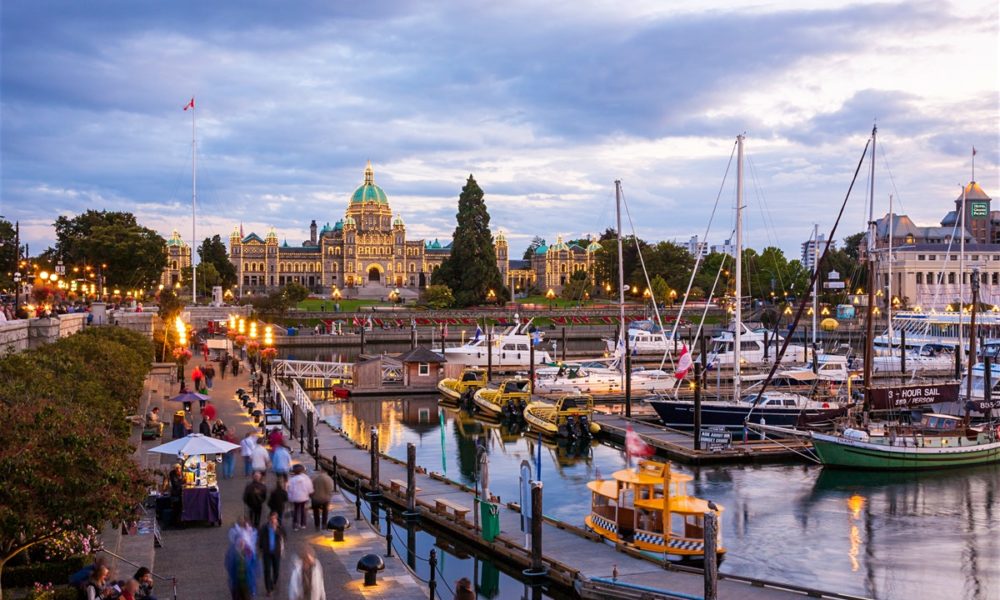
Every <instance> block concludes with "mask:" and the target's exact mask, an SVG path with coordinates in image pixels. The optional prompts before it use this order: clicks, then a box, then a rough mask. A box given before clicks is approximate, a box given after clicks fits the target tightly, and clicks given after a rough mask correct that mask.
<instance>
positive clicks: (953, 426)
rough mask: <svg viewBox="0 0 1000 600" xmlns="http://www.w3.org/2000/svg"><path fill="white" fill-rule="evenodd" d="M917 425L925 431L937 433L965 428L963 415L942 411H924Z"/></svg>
mask: <svg viewBox="0 0 1000 600" xmlns="http://www.w3.org/2000/svg"><path fill="white" fill-rule="evenodd" d="M917 427H919V428H920V429H923V430H924V432H936V433H955V432H958V431H964V429H965V426H964V425H963V420H962V418H961V417H955V416H952V415H942V414H940V413H924V415H923V416H922V417H921V419H920V423H919V424H918V425H917Z"/></svg>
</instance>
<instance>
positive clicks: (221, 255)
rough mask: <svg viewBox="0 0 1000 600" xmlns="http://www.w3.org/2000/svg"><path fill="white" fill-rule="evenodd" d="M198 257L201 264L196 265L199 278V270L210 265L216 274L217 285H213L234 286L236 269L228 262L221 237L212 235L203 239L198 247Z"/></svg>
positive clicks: (227, 254) (227, 255)
mask: <svg viewBox="0 0 1000 600" xmlns="http://www.w3.org/2000/svg"><path fill="white" fill-rule="evenodd" d="M198 257H199V258H200V259H201V264H200V265H198V267H199V275H198V277H201V271H200V269H201V268H203V267H205V266H207V265H212V266H214V267H215V271H216V273H217V274H218V283H216V284H215V285H221V286H222V287H223V288H231V287H233V286H234V285H236V283H237V276H236V267H235V266H233V263H232V262H230V261H229V253H228V252H227V251H226V245H225V244H224V243H222V237H220V236H219V235H213V236H212V237H210V238H205V239H204V241H202V242H201V246H199V247H198Z"/></svg>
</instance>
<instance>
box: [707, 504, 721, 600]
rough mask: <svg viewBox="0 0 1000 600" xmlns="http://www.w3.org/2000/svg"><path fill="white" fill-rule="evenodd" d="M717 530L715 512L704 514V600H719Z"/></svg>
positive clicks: (717, 518)
mask: <svg viewBox="0 0 1000 600" xmlns="http://www.w3.org/2000/svg"><path fill="white" fill-rule="evenodd" d="M718 528H719V516H718V515H717V514H716V513H715V511H709V512H707V513H705V593H704V598H705V600H718V598H719V589H718V588H719V561H718V556H717V553H716V547H715V544H716V541H717V540H718V539H719V538H718V534H717V533H716V532H717V530H718Z"/></svg>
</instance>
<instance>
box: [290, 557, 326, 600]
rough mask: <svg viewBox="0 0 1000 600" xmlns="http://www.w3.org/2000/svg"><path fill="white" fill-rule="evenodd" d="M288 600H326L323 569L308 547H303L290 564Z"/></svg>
mask: <svg viewBox="0 0 1000 600" xmlns="http://www.w3.org/2000/svg"><path fill="white" fill-rule="evenodd" d="M288 600H326V588H325V587H324V585H323V568H322V567H321V566H320V564H319V561H318V560H316V555H315V554H313V550H312V548H311V547H309V546H303V547H302V548H301V549H300V550H299V553H298V556H296V557H295V560H294V561H293V562H292V575H291V578H290V579H289V580H288Z"/></svg>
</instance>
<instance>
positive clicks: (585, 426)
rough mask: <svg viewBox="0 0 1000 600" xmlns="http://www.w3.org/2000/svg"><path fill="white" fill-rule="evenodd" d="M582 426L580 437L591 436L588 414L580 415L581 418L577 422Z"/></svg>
mask: <svg viewBox="0 0 1000 600" xmlns="http://www.w3.org/2000/svg"><path fill="white" fill-rule="evenodd" d="M577 425H578V426H579V427H580V437H581V438H589V437H590V421H589V420H588V419H587V415H580V420H579V421H578V422H577Z"/></svg>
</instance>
